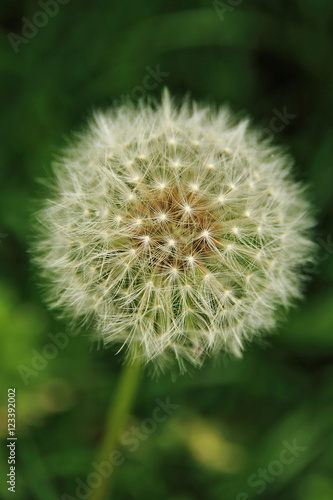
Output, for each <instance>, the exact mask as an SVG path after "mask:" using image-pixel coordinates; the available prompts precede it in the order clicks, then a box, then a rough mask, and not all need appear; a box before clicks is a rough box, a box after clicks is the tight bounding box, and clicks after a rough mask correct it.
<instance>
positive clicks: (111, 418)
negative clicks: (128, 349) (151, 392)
mask: <svg viewBox="0 0 333 500" xmlns="http://www.w3.org/2000/svg"><path fill="white" fill-rule="evenodd" d="M141 368H142V365H141V363H139V362H137V361H136V362H134V363H132V364H127V365H124V367H123V369H122V373H121V378H120V380H119V383H118V386H117V389H116V393H115V395H114V398H112V400H111V405H110V408H109V411H108V415H107V421H106V432H105V435H104V438H103V441H102V443H101V446H100V449H99V452H98V454H97V459H96V462H97V463H98V464H100V463H101V462H103V461H108V459H109V457H110V454H111V453H112V452H113V451H115V450H116V448H117V445H118V443H119V438H120V436H121V433H122V431H123V430H124V428H125V425H126V421H127V417H128V414H129V412H130V410H131V406H132V403H133V399H134V396H135V393H136V389H137V387H138V383H139V380H140V373H141ZM113 474H114V472H111V474H109V475H108V476H107V477H105V478H104V477H101V484H100V485H99V486H98V487H97V488H94V490H93V492H92V495H91V497H90V499H89V500H106V498H107V493H108V490H109V488H110V483H111V478H112V476H113Z"/></svg>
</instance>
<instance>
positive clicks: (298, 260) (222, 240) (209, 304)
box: [36, 91, 313, 367]
mask: <svg viewBox="0 0 333 500" xmlns="http://www.w3.org/2000/svg"><path fill="white" fill-rule="evenodd" d="M291 167H292V163H291V160H290V158H289V157H287V156H285V155H284V154H283V153H282V152H281V151H280V150H278V149H277V148H276V147H273V146H272V145H271V144H270V142H269V141H268V140H265V141H262V140H261V139H260V134H258V133H257V132H256V131H253V130H251V128H249V124H248V121H247V120H245V121H241V122H240V123H236V122H235V121H233V119H232V115H231V114H230V112H229V111H228V110H226V109H222V110H220V111H218V112H215V111H213V110H212V109H211V108H210V107H209V106H202V107H200V106H199V105H197V104H196V105H195V106H193V107H191V105H190V104H189V103H185V104H183V105H181V107H180V108H177V107H176V106H174V104H173V103H172V102H171V99H170V97H169V94H168V92H167V91H165V93H164V97H163V100H162V103H161V105H146V104H141V105H139V106H137V107H135V106H133V105H131V104H123V105H121V106H120V107H118V108H117V109H113V110H111V111H107V112H105V113H102V112H101V113H97V114H96V115H95V117H94V119H93V120H92V121H91V122H90V124H89V127H88V129H87V130H86V131H85V132H84V133H83V134H82V136H81V138H80V139H79V140H78V141H77V143H76V144H75V145H74V146H73V147H72V148H71V149H70V150H69V151H67V152H66V155H65V156H64V157H63V158H62V161H61V162H58V163H57V164H56V165H55V166H54V169H55V172H56V182H55V193H54V196H53V197H52V199H50V200H48V201H47V202H46V205H45V208H44V209H43V210H42V211H41V212H40V214H39V221H40V233H39V240H38V244H37V245H36V255H37V257H36V259H37V261H38V263H39V265H40V266H41V267H42V268H43V270H44V275H45V276H46V278H47V279H48V281H49V288H48V290H49V292H48V293H49V295H48V300H49V303H50V305H51V306H52V307H54V308H57V309H59V310H63V311H66V312H67V313H69V314H70V315H71V316H72V317H73V318H75V319H78V320H82V319H83V320H88V318H89V319H90V318H93V319H94V322H95V327H96V332H97V333H98V335H97V334H96V336H99V337H100V336H102V338H103V339H104V342H105V344H109V343H110V344H117V345H118V346H120V347H121V346H124V347H125V348H126V352H127V354H128V356H130V357H132V358H134V357H141V358H143V359H144V360H145V361H146V362H149V361H154V362H156V366H163V365H164V364H165V363H166V362H167V361H169V360H172V359H176V360H177V361H178V363H179V364H180V366H181V367H183V363H184V361H185V360H188V361H190V362H192V363H193V364H197V365H199V364H201V363H202V360H203V359H204V357H205V355H208V354H214V353H217V352H219V351H227V352H231V353H233V354H235V355H237V356H238V355H240V354H241V352H242V349H243V347H244V344H245V343H246V341H248V340H251V339H252V338H253V337H254V336H255V335H257V336H259V335H260V334H263V333H264V332H266V331H268V330H270V329H272V328H273V327H274V325H275V321H276V314H275V311H276V310H277V309H278V308H279V307H280V306H288V305H289V304H290V302H291V300H292V299H293V298H295V297H299V296H300V289H301V283H302V275H301V266H302V265H303V264H304V263H306V262H307V261H309V260H310V259H311V255H312V249H313V244H312V242H311V239H310V238H309V229H310V228H311V226H312V225H313V220H312V216H311V213H310V212H311V209H310V206H309V204H308V202H307V201H306V198H305V196H304V193H303V188H302V187H301V186H300V185H299V184H297V183H295V182H294V181H293V180H292V177H291V176H290V170H291ZM272 263H273V264H272Z"/></svg>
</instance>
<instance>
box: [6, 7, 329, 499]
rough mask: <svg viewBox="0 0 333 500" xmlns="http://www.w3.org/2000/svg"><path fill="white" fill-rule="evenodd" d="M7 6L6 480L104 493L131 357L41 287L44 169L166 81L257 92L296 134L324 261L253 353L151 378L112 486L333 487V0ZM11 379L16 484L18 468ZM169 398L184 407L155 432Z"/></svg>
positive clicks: (245, 492)
mask: <svg viewBox="0 0 333 500" xmlns="http://www.w3.org/2000/svg"><path fill="white" fill-rule="evenodd" d="M43 5H44V7H43ZM45 5H46V7H45ZM47 9H48V12H49V13H47V14H45V10H47ZM43 12H44V14H43ZM41 13H42V14H41ZM0 23H1V41H0V67H1V78H0V90H1V125H0V126H1V148H0V162H1V174H0V175H1V181H0V190H1V194H0V215H1V225H0V263H1V266H2V274H1V281H0V336H1V338H0V342H1V344H0V362H1V373H2V377H1V382H0V417H1V420H0V432H1V437H3V438H4V441H3V442H2V445H1V450H0V469H1V476H2V477H1V487H0V497H1V498H3V499H7V498H14V497H15V499H17V500H56V499H65V498H67V497H66V496H65V497H63V496H62V495H64V494H67V495H71V496H70V497H69V498H89V496H88V495H87V494H86V496H82V495H84V493H82V495H81V497H78V496H76V493H75V490H76V487H77V484H78V483H77V481H78V478H80V479H81V480H82V481H83V482H85V483H86V482H87V477H88V475H89V473H91V472H92V471H93V470H94V469H93V467H92V462H93V461H94V458H95V450H96V447H97V445H98V443H99V442H100V439H101V436H102V434H103V428H104V422H105V418H106V411H107V407H108V404H109V399H110V397H111V396H112V394H113V392H114V390H115V387H116V383H117V380H118V378H119V373H120V369H121V359H120V357H119V356H118V357H117V356H115V355H114V352H113V351H112V350H105V349H103V348H102V347H100V348H97V346H96V345H91V344H90V342H89V341H88V340H87V337H86V335H84V334H83V333H82V335H81V334H80V335H72V336H71V335H70V333H71V332H70V330H69V329H68V326H67V325H66V323H65V322H61V321H58V320H56V319H55V318H54V317H53V316H52V315H51V314H50V313H49V312H48V311H47V309H46V307H45V306H44V305H43V302H42V300H41V297H40V293H39V290H38V278H37V277H36V276H35V273H34V271H33V269H32V268H31V266H30V264H29V254H28V248H29V243H28V242H29V238H30V232H31V231H30V225H31V218H33V211H34V209H35V207H36V206H38V201H36V200H38V199H39V197H40V196H44V195H45V192H43V183H42V181H40V179H42V178H43V177H45V176H48V175H49V165H50V163H51V161H52V159H53V157H54V154H55V153H56V152H57V151H58V149H59V148H61V147H63V146H64V145H65V138H66V137H67V136H68V135H69V134H70V132H71V131H72V130H73V129H74V130H75V129H77V128H78V127H80V126H81V124H82V123H83V122H84V121H85V120H86V118H87V117H88V116H89V114H90V113H91V111H92V110H93V109H95V108H96V107H100V108H105V107H108V106H110V105H111V104H112V103H113V102H114V101H118V100H119V99H122V98H123V97H124V96H130V97H131V98H133V99H138V98H140V97H143V98H145V97H147V96H148V95H153V96H156V97H159V96H160V94H161V91H162V89H163V86H168V87H169V88H170V90H171V92H172V93H173V94H174V95H175V96H177V97H178V98H181V97H182V96H183V95H184V94H185V93H187V92H190V94H191V95H192V96H193V97H194V98H195V99H198V100H203V101H205V102H214V103H217V104H218V105H219V104H222V103H228V104H229V105H230V106H231V108H232V109H233V110H234V111H235V112H236V113H239V112H243V111H244V110H245V111H246V112H247V113H249V114H250V115H252V117H253V119H254V123H256V124H257V125H260V126H262V127H264V128H266V131H267V134H270V135H272V136H273V137H274V140H276V142H278V143H282V144H284V145H285V146H286V148H287V150H288V151H290V153H291V154H292V155H293V156H294V157H295V160H296V167H295V175H296V178H297V179H300V180H302V181H305V182H307V183H309V184H310V190H309V192H310V196H311V198H312V200H313V203H314V205H315V206H316V207H317V217H318V227H317V232H316V236H315V238H316V241H317V243H318V266H317V268H316V269H315V270H314V275H313V279H312V281H311V282H310V283H309V284H308V286H307V293H306V299H305V300H304V301H303V302H302V303H300V304H299V305H298V307H297V308H295V309H294V310H293V311H292V312H291V314H290V315H289V316H288V318H287V320H286V321H285V322H284V323H283V324H281V325H280V327H279V329H278V332H277V333H278V335H273V336H271V337H270V338H269V339H268V340H267V342H266V343H265V344H264V345H253V346H252V347H251V348H250V349H249V350H248V351H247V352H246V354H245V356H244V358H243V359H241V360H232V359H228V360H222V362H220V363H219V364H216V363H214V362H213V361H208V362H207V363H206V364H205V366H204V367H203V369H201V370H198V371H196V370H193V371H192V372H190V373H189V374H187V375H184V376H181V377H177V378H175V379H173V378H172V377H171V375H170V374H165V375H163V376H162V377H160V378H159V379H158V380H152V379H150V378H148V377H145V378H144V379H143V381H142V383H141V387H140V389H139V394H138V397H137V399H136V402H135V406H134V409H133V411H132V414H131V417H130V421H129V423H128V426H127V431H128V432H129V433H130V435H131V434H133V433H134V432H136V430H137V429H139V430H140V429H141V434H140V435H139V434H136V438H135V439H136V440H137V441H136V442H137V444H138V446H134V445H133V442H132V446H122V447H121V448H120V451H121V453H122V455H123V457H124V458H125V460H124V463H123V464H122V465H120V466H118V467H115V471H114V477H113V484H114V496H113V498H116V499H118V500H123V499H134V500H141V499H147V498H148V499H153V498H159V499H160V500H170V499H173V500H194V499H195V500H221V499H223V500H224V499H226V500H249V499H251V500H252V499H256V498H260V499H261V500H281V499H283V500H331V499H332V498H333V474H332V463H333V404H332V398H333V364H332V362H333V289H332V280H333V239H332V217H333V212H332V208H333V205H332V195H333V193H332V185H333V169H332V160H333V93H332V88H333V65H332V60H333V41H332V36H331V35H332V29H333V4H332V2H331V1H330V0H292V1H290V0H270V1H269V2H268V1H266V2H265V1H264V0H253V1H251V2H249V1H247V0H243V1H242V0H225V1H224V2H222V0H219V1H216V2H211V1H208V0H207V1H199V0H196V1H186V0H185V1H183V2H177V1H175V0H168V1H165V0H164V1H163V0H154V1H149V2H143V1H141V2H135V1H134V0H127V1H126V2H103V1H102V0H81V1H77V0H69V1H67V2H65V0H62V1H61V2H60V0H49V2H48V3H47V2H44V3H43V1H42V0H41V1H39V2H35V1H28V0H20V1H18V0H8V1H3V2H2V3H1V7H0ZM31 23H32V24H31ZM309 271H311V270H309ZM60 333H62V334H63V335H65V338H67V341H68V342H67V344H66V346H65V347H61V346H60V347H59V346H58V347H57V344H56V340H55V339H56V338H57V339H58V342H60V341H59V338H60V337H61V335H59V334H60ZM61 338H63V337H61ZM63 342H65V341H63ZM50 344H51V347H49V345H50ZM52 346H53V348H52ZM51 358H52V359H51ZM8 387H16V391H17V436H18V442H17V458H18V463H17V468H16V471H17V485H16V490H17V491H16V494H15V496H14V495H13V494H12V493H9V492H8V491H7V485H6V478H5V474H7V472H8V464H7V455H8V453H7V451H8V450H7V448H6V441H5V438H6V437H7V417H6V415H7V412H6V399H7V389H8ZM156 398H160V400H162V401H165V400H166V398H169V400H170V402H171V403H172V404H174V405H178V407H177V408H176V409H174V410H173V411H172V412H171V414H170V416H169V417H168V418H167V420H166V421H165V422H164V423H157V424H156V425H155V427H154V430H153V432H150V431H147V429H148V427H149V426H148V427H147V425H148V424H146V423H144V422H145V419H146V418H151V417H152V414H153V412H154V409H155V408H156V405H157V403H156ZM146 422H147V421H146ZM142 425H144V426H146V427H144V431H143V432H142V429H143V427H142ZM145 429H146V430H145ZM150 429H151V428H150ZM138 436H140V437H138ZM132 437H133V436H132ZM286 443H287V444H286ZM295 445H296V448H295ZM288 446H289V447H294V448H293V449H294V457H293V456H292V452H290V451H289V452H285V453H287V455H283V456H287V457H288V459H290V460H289V462H291V463H289V464H284V463H282V462H281V458H280V457H281V452H283V450H284V449H288ZM286 447H287V448H286ZM297 447H298V448H297ZM133 448H135V450H133ZM291 458H294V460H291ZM263 470H264V472H263ZM265 471H266V472H265Z"/></svg>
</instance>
